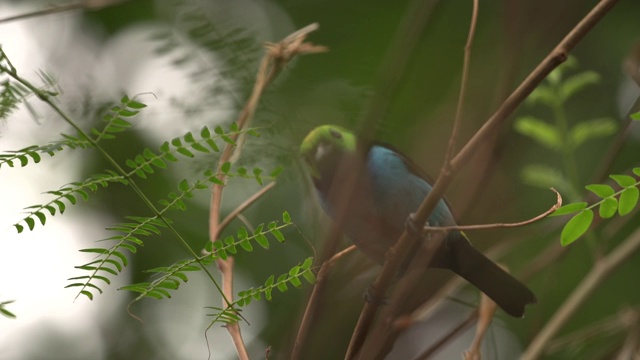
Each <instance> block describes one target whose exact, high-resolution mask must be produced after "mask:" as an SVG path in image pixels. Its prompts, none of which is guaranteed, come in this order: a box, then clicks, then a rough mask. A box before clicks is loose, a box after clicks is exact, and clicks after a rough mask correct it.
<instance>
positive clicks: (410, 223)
mask: <svg viewBox="0 0 640 360" xmlns="http://www.w3.org/2000/svg"><path fill="white" fill-rule="evenodd" d="M427 225H428V223H427ZM404 226H405V229H406V230H407V232H409V233H410V234H411V236H414V237H416V238H417V239H418V240H420V241H415V242H414V243H413V245H411V250H410V251H409V253H408V254H407V256H406V258H405V259H404V260H402V263H400V267H399V268H398V272H397V273H396V279H399V278H401V277H402V276H403V275H404V273H405V272H406V271H407V268H408V267H409V264H410V263H411V259H412V258H413V256H414V255H415V254H417V253H418V249H419V248H420V246H421V245H422V240H424V238H425V235H424V232H422V229H421V228H418V226H417V225H416V214H415V213H411V214H409V216H408V217H407V221H406V222H405V224H404Z"/></svg>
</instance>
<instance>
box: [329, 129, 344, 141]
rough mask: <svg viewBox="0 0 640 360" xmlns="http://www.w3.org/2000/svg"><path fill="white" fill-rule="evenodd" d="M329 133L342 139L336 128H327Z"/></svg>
mask: <svg viewBox="0 0 640 360" xmlns="http://www.w3.org/2000/svg"><path fill="white" fill-rule="evenodd" d="M329 133H330V134H331V136H333V137H334V138H336V139H342V134H340V132H339V131H338V130H336V129H331V130H329Z"/></svg>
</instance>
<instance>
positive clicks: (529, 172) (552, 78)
mask: <svg viewBox="0 0 640 360" xmlns="http://www.w3.org/2000/svg"><path fill="white" fill-rule="evenodd" d="M576 67H577V61H576V60H575V58H573V57H569V59H568V60H567V61H566V62H565V63H564V64H562V65H561V66H559V67H558V68H556V69H555V70H553V71H552V72H551V73H550V74H549V76H548V77H547V79H546V81H545V82H544V83H543V84H542V85H540V86H538V87H537V88H536V89H535V90H534V91H533V92H532V93H531V95H529V97H528V98H527V100H526V103H527V104H528V105H530V106H533V105H542V106H544V107H546V108H548V109H549V110H551V112H552V114H553V118H554V119H553V120H554V122H553V123H551V122H548V121H545V120H543V119H541V118H539V117H536V116H533V115H525V116H520V117H519V118H517V119H516V121H515V123H514V128H515V130H516V131H517V132H519V133H520V134H522V135H524V136H526V137H528V138H530V139H532V140H534V141H535V142H537V143H538V144H539V145H540V146H542V147H544V148H546V149H547V150H549V151H551V152H553V153H554V154H556V155H558V156H560V157H561V158H562V160H563V169H557V168H554V167H551V166H549V165H542V164H530V165H527V166H525V167H524V168H523V169H522V178H523V180H524V182H525V183H527V184H530V185H533V186H537V187H542V188H545V189H546V188H549V187H552V186H553V187H556V188H558V190H560V192H562V193H565V194H569V197H570V198H571V199H577V198H579V197H580V190H579V186H578V179H577V169H576V164H575V160H574V155H575V153H576V151H578V149H579V148H580V147H581V146H583V145H584V144H586V143H588V142H589V141H591V140H593V139H599V138H604V137H608V136H611V135H612V134H614V133H615V132H616V129H617V125H616V122H615V120H613V119H611V118H607V117H599V118H594V119H588V120H580V121H578V122H576V123H575V124H573V125H571V124H569V120H568V119H567V117H566V114H565V113H566V111H565V106H566V104H567V102H568V101H569V100H570V99H571V98H572V97H574V96H576V94H578V93H579V92H581V91H583V90H584V89H585V88H587V87H588V86H590V85H594V84H597V83H598V82H599V81H600V76H599V75H598V74H597V73H595V72H593V71H584V72H581V73H577V74H574V75H571V76H567V73H568V72H569V70H572V69H574V68H576Z"/></svg>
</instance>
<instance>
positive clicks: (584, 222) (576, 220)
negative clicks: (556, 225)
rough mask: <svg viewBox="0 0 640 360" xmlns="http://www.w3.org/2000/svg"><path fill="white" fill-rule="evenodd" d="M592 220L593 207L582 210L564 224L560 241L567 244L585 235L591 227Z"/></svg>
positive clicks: (564, 244) (563, 244)
mask: <svg viewBox="0 0 640 360" xmlns="http://www.w3.org/2000/svg"><path fill="white" fill-rule="evenodd" d="M592 221H593V211H591V209H585V210H582V211H581V212H579V213H578V214H577V215H576V216H574V217H573V218H571V220H569V222H567V224H566V225H565V226H564V229H562V234H561V235H560V243H561V244H562V246H567V245H569V244H571V243H573V242H574V241H576V240H577V239H578V238H579V237H580V236H582V235H584V233H585V232H586V231H587V230H588V229H589V226H591V222H592Z"/></svg>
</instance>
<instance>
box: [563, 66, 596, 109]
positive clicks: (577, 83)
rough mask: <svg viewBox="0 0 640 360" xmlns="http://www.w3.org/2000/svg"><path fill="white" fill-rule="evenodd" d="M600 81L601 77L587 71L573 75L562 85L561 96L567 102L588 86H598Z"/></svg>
mask: <svg viewBox="0 0 640 360" xmlns="http://www.w3.org/2000/svg"><path fill="white" fill-rule="evenodd" d="M599 81H600V75H599V74H598V73H596V72H595V71H585V72H582V73H580V74H577V75H573V76H571V77H569V78H567V79H566V80H564V81H563V82H562V84H560V89H559V94H558V95H559V96H560V98H561V99H562V101H563V102H564V101H567V100H568V99H569V98H570V97H571V96H573V95H574V94H575V93H577V92H579V91H580V90H582V89H584V88H585V87H587V86H588V85H591V84H597V83H598V82H599Z"/></svg>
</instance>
